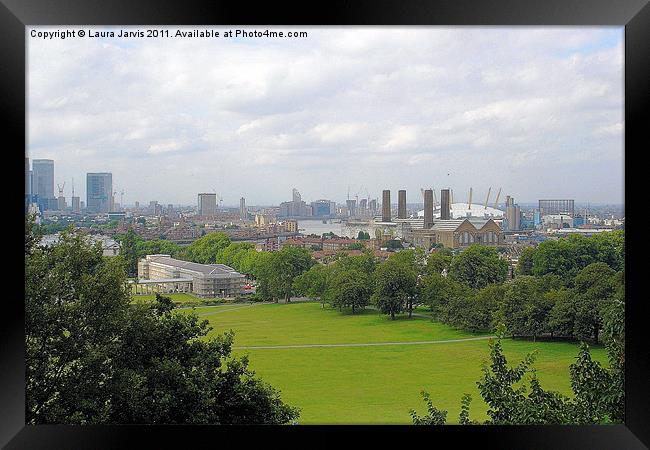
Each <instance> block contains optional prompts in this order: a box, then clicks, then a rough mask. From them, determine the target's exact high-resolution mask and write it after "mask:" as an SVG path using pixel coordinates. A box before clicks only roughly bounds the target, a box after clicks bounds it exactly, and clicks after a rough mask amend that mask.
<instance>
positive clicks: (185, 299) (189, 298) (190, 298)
mask: <svg viewBox="0 0 650 450" xmlns="http://www.w3.org/2000/svg"><path fill="white" fill-rule="evenodd" d="M161 295H164V296H165V297H169V298H171V299H172V301H173V302H174V303H176V304H179V305H183V304H186V303H187V304H196V305H199V304H201V303H207V302H222V301H223V299H222V298H199V297H196V296H194V295H192V294H183V293H179V294H161ZM132 298H133V300H134V301H150V300H154V299H155V298H156V294H146V295H133V296H132Z"/></svg>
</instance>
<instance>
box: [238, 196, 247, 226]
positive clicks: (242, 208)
mask: <svg viewBox="0 0 650 450" xmlns="http://www.w3.org/2000/svg"><path fill="white" fill-rule="evenodd" d="M239 218H240V219H241V220H246V219H248V211H247V210H246V199H245V198H244V197H242V198H240V199H239Z"/></svg>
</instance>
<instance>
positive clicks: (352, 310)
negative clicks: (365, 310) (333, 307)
mask: <svg viewBox="0 0 650 450" xmlns="http://www.w3.org/2000/svg"><path fill="white" fill-rule="evenodd" d="M352 314H354V303H352Z"/></svg>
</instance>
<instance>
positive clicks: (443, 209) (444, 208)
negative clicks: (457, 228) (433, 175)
mask: <svg viewBox="0 0 650 450" xmlns="http://www.w3.org/2000/svg"><path fill="white" fill-rule="evenodd" d="M449 219H451V203H449V189H443V190H442V191H440V220H449Z"/></svg>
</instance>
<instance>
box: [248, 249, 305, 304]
mask: <svg viewBox="0 0 650 450" xmlns="http://www.w3.org/2000/svg"><path fill="white" fill-rule="evenodd" d="M315 263H316V262H315V261H314V260H313V258H312V257H311V253H310V252H309V250H306V249H304V248H300V247H294V246H286V247H283V248H282V249H281V250H280V251H278V252H272V253H270V256H268V257H266V258H263V259H262V260H261V261H260V262H259V266H258V267H257V268H256V277H257V279H258V282H259V288H260V289H261V291H260V292H261V294H262V295H263V296H264V297H265V298H269V299H273V300H275V301H276V302H277V301H278V300H279V299H284V300H285V301H287V302H289V301H290V300H291V296H292V295H293V292H294V291H293V281H294V279H295V278H296V277H297V276H299V275H301V274H302V273H304V272H306V271H307V270H309V268H310V267H311V266H312V265H314V264H315Z"/></svg>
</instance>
